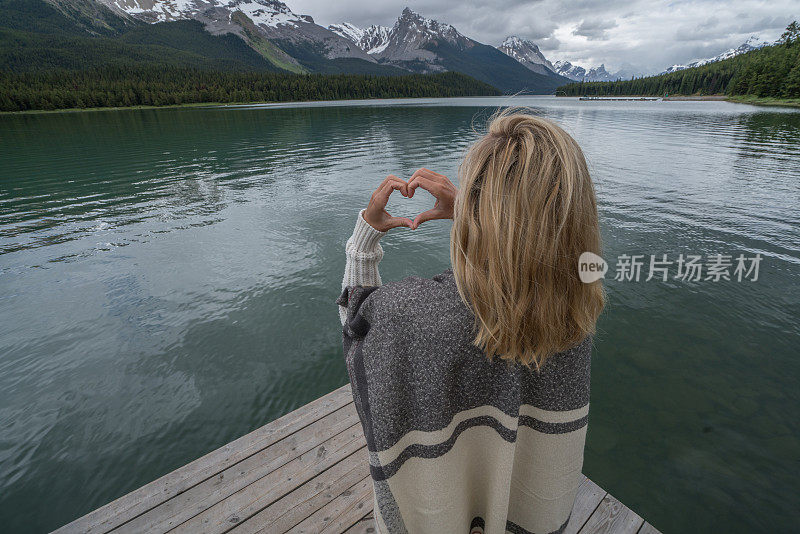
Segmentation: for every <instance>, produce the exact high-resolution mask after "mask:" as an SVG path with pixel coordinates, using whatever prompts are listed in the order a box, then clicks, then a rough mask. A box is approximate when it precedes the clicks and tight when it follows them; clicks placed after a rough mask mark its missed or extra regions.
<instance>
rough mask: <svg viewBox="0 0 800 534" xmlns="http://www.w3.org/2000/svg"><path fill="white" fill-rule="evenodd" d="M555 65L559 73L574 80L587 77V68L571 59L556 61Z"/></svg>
mask: <svg viewBox="0 0 800 534" xmlns="http://www.w3.org/2000/svg"><path fill="white" fill-rule="evenodd" d="M553 67H554V68H555V71H556V72H557V73H559V74H560V75H562V76H564V77H565V78H569V79H570V80H573V81H581V80H583V79H584V78H585V77H586V69H584V68H583V67H579V66H578V65H573V64H572V63H570V62H569V61H556V62H555V63H553Z"/></svg>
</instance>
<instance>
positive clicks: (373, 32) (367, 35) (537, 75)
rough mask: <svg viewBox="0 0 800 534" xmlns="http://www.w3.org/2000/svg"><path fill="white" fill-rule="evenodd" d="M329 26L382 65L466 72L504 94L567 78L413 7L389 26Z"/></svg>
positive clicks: (545, 88)
mask: <svg viewBox="0 0 800 534" xmlns="http://www.w3.org/2000/svg"><path fill="white" fill-rule="evenodd" d="M329 29H330V30H331V31H333V32H335V33H337V34H338V35H339V36H340V37H342V38H343V39H348V40H349V41H350V42H351V43H352V44H354V45H356V46H357V47H359V48H360V49H361V50H363V51H364V52H365V53H367V54H368V55H369V56H371V57H373V58H374V59H375V60H376V61H377V62H378V63H379V64H381V65H391V66H394V67H398V68H402V69H405V70H409V71H412V72H419V73H429V72H443V71H448V70H451V71H457V72H462V73H464V74H467V75H469V76H472V77H474V78H477V79H478V80H481V81H483V82H486V83H488V84H491V85H493V86H495V87H497V88H498V89H500V90H502V91H504V92H506V93H516V92H520V91H525V92H530V93H550V92H552V91H553V90H554V89H555V88H556V87H558V86H559V85H562V84H564V83H566V82H567V81H568V80H566V79H565V78H563V77H562V76H559V75H558V74H556V73H555V72H553V71H552V70H549V69H542V70H541V71H539V72H537V71H534V70H532V69H529V68H527V67H526V66H525V65H523V64H522V63H520V62H519V61H517V60H516V59H514V58H512V57H509V56H508V55H506V54H504V53H503V52H501V51H499V50H497V49H496V48H494V47H491V46H488V45H485V44H482V43H479V42H478V41H475V40H473V39H470V38H469V37H467V36H465V35H463V34H461V33H460V32H459V31H458V30H456V28H454V27H453V26H451V25H450V24H445V23H442V22H439V21H436V20H432V19H428V18H425V17H423V16H421V15H420V14H418V13H415V12H414V11H412V10H411V9H409V8H405V9H404V10H403V12H402V13H401V15H400V17H399V18H398V19H397V21H396V22H395V23H394V25H393V26H392V27H391V28H387V27H385V26H370V27H369V28H367V29H364V30H362V29H361V28H358V27H356V26H354V25H352V24H349V23H341V24H334V25H331V26H329ZM534 46H535V45H534Z"/></svg>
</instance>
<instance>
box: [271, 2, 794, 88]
mask: <svg viewBox="0 0 800 534" xmlns="http://www.w3.org/2000/svg"><path fill="white" fill-rule="evenodd" d="M286 2H287V4H288V5H289V7H291V8H292V9H293V10H294V11H295V12H297V13H302V14H309V15H312V16H313V17H314V19H315V20H316V21H317V22H318V23H319V24H322V25H328V24H331V23H334V22H343V21H347V22H351V23H353V24H356V25H358V26H368V25H370V24H382V25H386V26H391V25H392V24H394V21H395V20H396V19H397V17H398V16H399V15H400V12H401V11H402V10H403V8H404V7H405V6H406V5H408V7H410V8H411V9H413V10H414V11H417V12H418V13H420V14H422V15H424V16H426V17H429V18H433V19H436V20H439V21H441V22H446V23H448V24H452V25H453V26H455V27H456V28H457V29H458V30H459V31H460V32H461V33H463V34H464V35H467V36H469V37H471V38H473V39H475V40H477V41H480V42H482V43H486V44H490V45H498V44H500V42H502V41H503V39H504V38H505V37H506V36H508V35H512V34H516V35H520V36H523V37H528V38H530V39H533V40H534V41H535V42H536V43H537V44H539V47H540V48H541V49H542V50H544V51H546V55H547V57H548V59H550V60H552V61H555V60H559V59H561V60H568V61H571V62H572V63H574V64H578V65H581V66H584V67H593V66H597V65H599V64H600V63H605V65H606V67H607V68H608V69H609V70H611V71H613V70H617V69H620V68H622V67H623V66H624V65H625V66H627V67H626V68H627V69H628V70H635V71H638V72H659V71H661V70H663V69H664V68H666V67H668V66H669V65H673V64H675V63H686V62H688V61H691V60H693V59H698V58H701V57H709V56H713V55H716V54H718V53H720V52H722V51H724V50H727V49H728V48H733V47H736V46H738V45H740V44H741V43H742V42H744V41H745V40H747V38H748V37H750V36H751V35H757V36H759V37H761V38H762V39H764V40H768V41H772V40H775V39H777V37H778V36H779V35H780V34H781V31H782V30H783V28H785V27H786V25H787V24H789V22H791V21H792V20H794V19H796V18H798V16H800V9H798V7H797V0H461V1H459V2H453V1H452V0H397V1H395V0H373V1H371V2H364V1H363V0H338V1H336V2H331V1H330V0H286Z"/></svg>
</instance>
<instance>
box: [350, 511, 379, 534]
mask: <svg viewBox="0 0 800 534" xmlns="http://www.w3.org/2000/svg"><path fill="white" fill-rule="evenodd" d="M376 532H378V528H377V527H376V526H375V517H374V516H373V515H372V514H371V513H370V514H368V515H367V516H366V517H363V518H361V520H359V522H358V523H356V524H355V525H353V526H352V527H350V528H348V529H347V530H345V531H344V534H375V533H376Z"/></svg>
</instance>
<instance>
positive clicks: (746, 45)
mask: <svg viewBox="0 0 800 534" xmlns="http://www.w3.org/2000/svg"><path fill="white" fill-rule="evenodd" d="M769 44H770V43H768V42H766V41H762V40H761V38H760V37H756V36H755V35H753V36H751V37H750V38H749V39H747V40H746V41H745V42H743V43H742V44H740V45H739V46H737V47H736V48H730V49H728V50H726V51H724V52H723V53H721V54H719V55H716V56H714V57H709V58H704V59H695V60H694V61H692V62H690V63H687V64H686V65H672V66H671V67H669V68H668V69H667V70H665V71H663V72H661V73H660V74H668V73H670V72H678V71H679V70H684V69H691V68H692V67H699V66H701V65H708V64H709V63H716V62H717V61H722V60H723V59H730V58H732V57H736V56H738V55H740V54H746V53H747V52H751V51H753V50H757V49H759V48H761V47H764V46H767V45H769Z"/></svg>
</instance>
